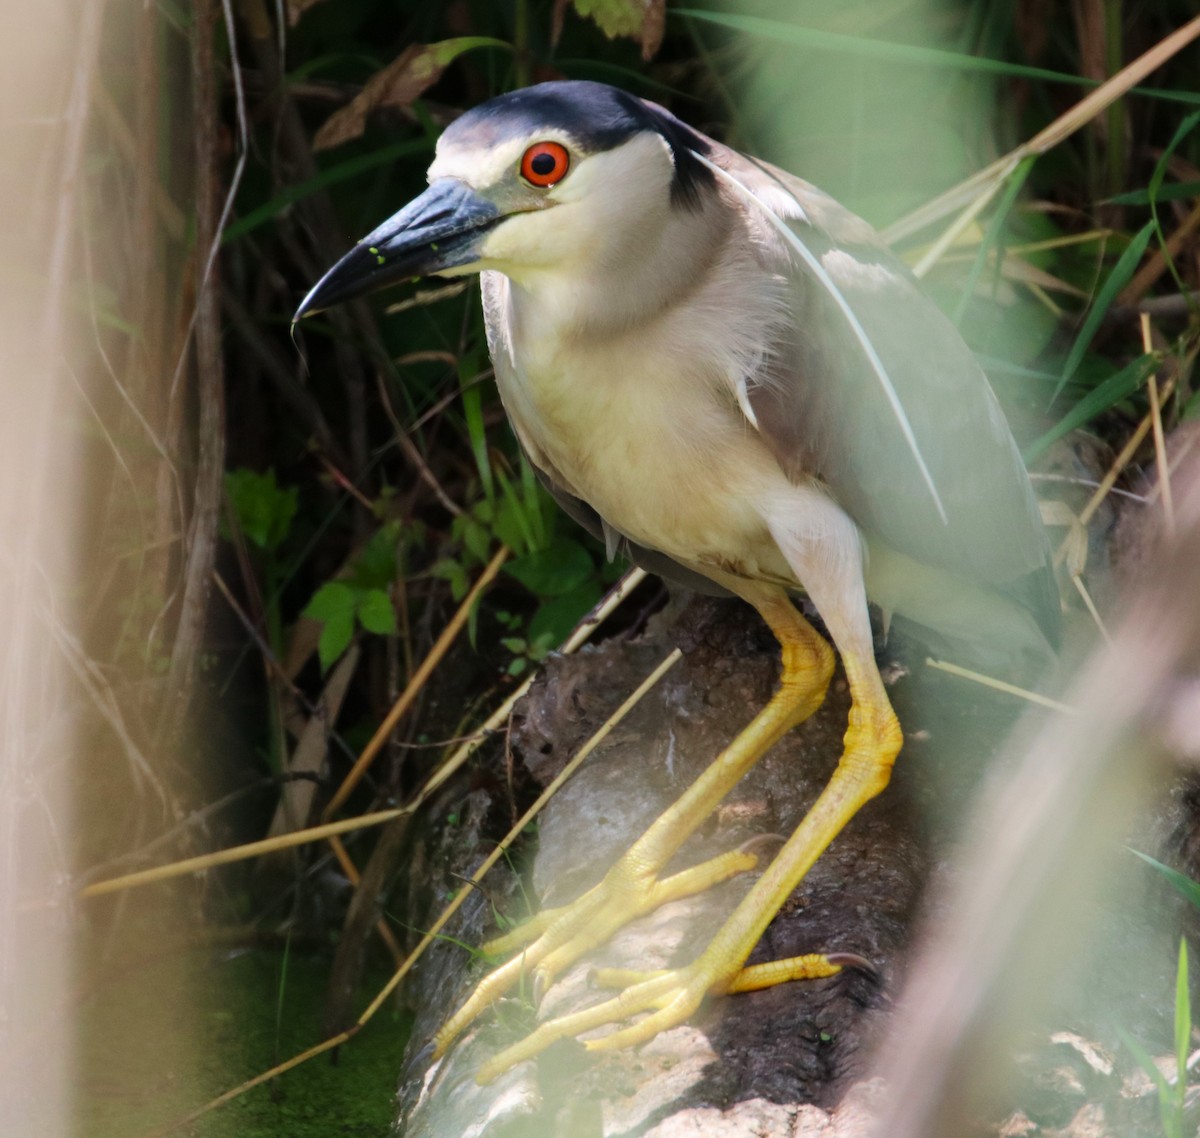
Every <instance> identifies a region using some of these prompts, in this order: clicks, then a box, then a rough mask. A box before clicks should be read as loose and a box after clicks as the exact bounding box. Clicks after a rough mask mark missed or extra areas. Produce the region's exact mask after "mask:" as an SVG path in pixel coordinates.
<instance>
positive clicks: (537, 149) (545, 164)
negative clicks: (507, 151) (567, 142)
mask: <svg viewBox="0 0 1200 1138" xmlns="http://www.w3.org/2000/svg"><path fill="white" fill-rule="evenodd" d="M570 165H571V156H570V155H569V154H568V153H567V148H566V147H565V146H563V145H561V144H560V143H557V142H535V143H534V144H533V145H532V146H531V147H530V148H529V149H528V150H526V151H525V153H524V154H523V155H521V177H522V178H524V179H525V181H527V182H528V183H529V184H530V185H531V186H538V187H539V188H542V189H545V188H546V187H548V186H553V185H554V184H555V183H557V182H561V181H562V180H563V178H564V177H566V174H567V169H568V167H570Z"/></svg>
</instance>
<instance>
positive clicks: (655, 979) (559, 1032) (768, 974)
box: [477, 949, 870, 1083]
mask: <svg viewBox="0 0 1200 1138" xmlns="http://www.w3.org/2000/svg"><path fill="white" fill-rule="evenodd" d="M725 959H726V958H725V957H724V954H722V953H719V952H714V951H712V950H711V949H710V950H708V951H706V952H704V953H702V954H701V955H700V956H699V957H698V958H697V959H696V960H694V961H693V962H692V963H691V964H689V965H688V966H687V967H685V968H676V969H668V970H666V971H661V972H629V971H625V970H623V969H602V970H599V971H598V972H597V973H596V975H595V980H596V982H597V983H598V984H600V985H602V986H604V987H616V986H622V985H625V984H628V985H629V986H628V987H625V989H624V991H622V992H621V994H620V995H619V996H614V997H613V998H612V999H611V1000H605V1001H604V1002H603V1003H600V1004H597V1005H595V1006H594V1007H591V1008H585V1009H584V1010H583V1011H580V1012H574V1013H572V1014H570V1015H565V1016H559V1017H558V1018H557V1019H552V1020H547V1021H546V1022H545V1023H543V1024H542V1025H541V1026H539V1027H538V1028H537V1029H536V1030H534V1031H533V1032H532V1034H530V1035H528V1036H526V1037H525V1038H524V1039H522V1040H521V1041H520V1043H516V1044H514V1045H513V1046H512V1047H509V1048H508V1049H507V1050H505V1051H501V1052H500V1054H499V1055H497V1056H496V1057H495V1058H493V1059H491V1060H489V1061H488V1062H487V1063H485V1064H484V1065H483V1067H481V1068H480V1070H479V1074H478V1076H477V1078H478V1080H479V1082H481V1083H490V1082H492V1080H493V1079H496V1078H498V1077H499V1076H500V1075H502V1074H503V1073H504V1072H505V1071H507V1070H508V1069H509V1068H510V1067H513V1066H515V1065H516V1064H517V1063H520V1062H522V1061H523V1060H525V1059H531V1058H533V1056H535V1055H538V1054H540V1053H541V1052H542V1051H545V1050H546V1048H547V1047H549V1046H550V1045H551V1044H552V1043H555V1042H557V1041H558V1040H560V1039H566V1038H568V1037H570V1036H575V1035H580V1034H581V1033H583V1032H585V1031H591V1030H593V1029H594V1028H597V1027H603V1026H604V1025H606V1024H611V1023H620V1022H621V1021H622V1020H626V1019H629V1018H630V1017H631V1016H635V1015H640V1014H641V1013H642V1012H648V1013H650V1014H649V1015H647V1016H646V1017H645V1018H644V1019H641V1020H638V1022H637V1023H635V1024H632V1025H631V1026H629V1027H626V1028H623V1029H621V1030H619V1031H614V1032H611V1033H609V1034H608V1035H604V1036H601V1037H600V1038H599V1039H591V1040H588V1041H587V1042H586V1043H585V1044H584V1046H585V1047H586V1048H587V1049H588V1050H589V1051H616V1050H618V1049H620V1048H622V1047H633V1046H635V1045H637V1044H639V1043H645V1042H647V1041H648V1040H650V1039H653V1038H654V1036H655V1035H657V1034H658V1033H659V1032H660V1031H665V1030H666V1029H667V1028H669V1027H676V1026H678V1025H679V1024H681V1023H683V1022H684V1021H685V1020H686V1019H687V1018H688V1017H689V1016H691V1014H692V1013H693V1012H694V1011H695V1010H696V1009H697V1008H698V1007H699V1006H700V1004H701V1002H702V1001H703V1000H704V998H705V997H706V996H709V995H724V994H726V993H729V992H749V991H754V990H756V989H759V988H766V987H771V986H772V985H775V984H780V983H784V982H785V981H788V980H815V979H819V978H821V977H824V976H833V975H835V974H836V973H838V972H840V971H841V970H842V968H843V967H845V966H847V965H853V966H859V965H865V966H866V967H867V968H870V965H869V964H868V963H867V962H866V961H865V960H863V959H862V958H861V957H857V956H851V955H850V954H836V955H834V954H831V955H828V956H825V955H821V954H812V955H809V956H797V957H793V958H792V959H790V960H778V961H772V962H771V963H769V964H752V965H750V966H749V967H745V968H743V967H735V968H733V969H732V970H731V969H730V967H729V966H728V964H726V963H724V960H725Z"/></svg>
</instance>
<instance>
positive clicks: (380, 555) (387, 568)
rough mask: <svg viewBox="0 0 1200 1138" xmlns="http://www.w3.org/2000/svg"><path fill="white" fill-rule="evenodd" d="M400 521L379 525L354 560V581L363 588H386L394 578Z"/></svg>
mask: <svg viewBox="0 0 1200 1138" xmlns="http://www.w3.org/2000/svg"><path fill="white" fill-rule="evenodd" d="M399 537H400V523H399V522H388V523H387V524H386V525H383V526H380V527H379V529H378V530H376V531H375V533H374V534H372V535H371V538H370V540H369V541H368V542H367V543H366V545H364V546H363V547H362V550H361V552H360V553H359V555H358V557H356V558H355V561H354V582H355V584H357V585H361V586H362V587H363V588H364V589H386V588H387V587H388V586H389V585H390V584H391V583H392V582H393V581H394V580H395V579H396V542H397V541H398V540H399Z"/></svg>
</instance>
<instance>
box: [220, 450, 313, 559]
mask: <svg viewBox="0 0 1200 1138" xmlns="http://www.w3.org/2000/svg"><path fill="white" fill-rule="evenodd" d="M225 493H226V495H227V496H228V498H229V505H230V508H231V509H232V510H233V515H234V517H235V518H236V519H237V524H238V528H239V529H240V530H241V531H242V533H243V534H245V535H246V538H247V540H249V541H251V542H253V543H254V544H255V545H257V546H258V547H259V548H260V549H267V550H272V549H275V548H276V547H277V546H278V545H279V543H280V542H281V541H283V539H284V538H285V537H287V534H288V530H289V529H290V528H291V525H292V519H293V518H294V517H295V516H296V503H297V500H298V493H297V490H296V487H295V486H289V487H287V489H283V488H281V487H280V486H279V485H278V484H277V483H276V481H275V471H274V470H268V471H267V472H266V474H259V473H258V471H256V470H246V469H240V470H231V471H229V472H228V473H227V474H226V475H225Z"/></svg>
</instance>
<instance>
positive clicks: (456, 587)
mask: <svg viewBox="0 0 1200 1138" xmlns="http://www.w3.org/2000/svg"><path fill="white" fill-rule="evenodd" d="M429 573H430V576H432V577H436V578H438V580H440V581H445V582H447V583H448V584H449V586H450V596H451V597H453V598H454V600H456V601H461V600H462V599H463V597H465V596H466V595H467V590H468V589H469V588H470V584H469V582H468V580H467V570H466V567H465V566H464V565H463V563H462V562H461V561H454V560H452V559H451V558H449V557H444V558H442V560H440V561H436V562H434V564H433V565H432V566H430V569H429Z"/></svg>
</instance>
